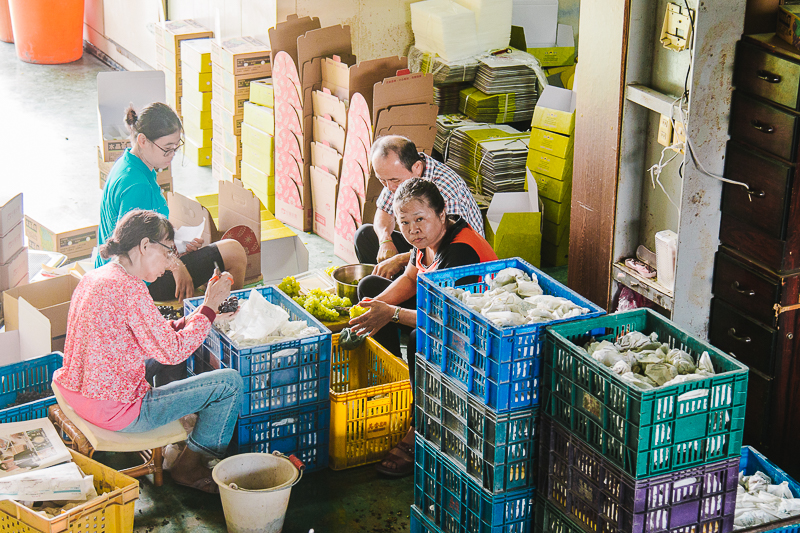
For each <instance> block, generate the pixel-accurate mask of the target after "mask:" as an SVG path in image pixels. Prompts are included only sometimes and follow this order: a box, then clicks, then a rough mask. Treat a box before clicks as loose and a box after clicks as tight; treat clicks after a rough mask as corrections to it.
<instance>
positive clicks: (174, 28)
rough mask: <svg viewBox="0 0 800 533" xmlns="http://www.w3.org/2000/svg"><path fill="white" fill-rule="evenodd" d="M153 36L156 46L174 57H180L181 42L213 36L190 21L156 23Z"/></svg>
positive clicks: (204, 28)
mask: <svg viewBox="0 0 800 533" xmlns="http://www.w3.org/2000/svg"><path fill="white" fill-rule="evenodd" d="M155 34H156V45H158V46H163V47H164V48H166V49H167V51H169V52H171V53H173V54H176V55H180V44H179V43H180V42H181V41H183V40H185V39H202V38H204V37H213V36H214V32H212V31H211V30H209V29H208V28H206V27H205V26H203V25H202V24H198V23H197V22H195V21H193V20H191V19H186V20H168V21H166V22H158V23H156V25H155Z"/></svg>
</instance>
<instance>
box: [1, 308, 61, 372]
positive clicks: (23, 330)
mask: <svg viewBox="0 0 800 533" xmlns="http://www.w3.org/2000/svg"><path fill="white" fill-rule="evenodd" d="M17 304H18V308H17V312H18V318H19V329H17V330H14V331H5V332H2V333H0V366H6V365H10V364H13V363H18V362H20V361H27V360H28V359H33V358H35V357H40V356H42V355H47V354H49V353H51V352H52V349H51V345H52V341H51V335H52V334H51V330H50V321H49V320H48V319H47V317H45V316H44V315H43V314H42V313H40V312H39V311H38V310H37V309H36V308H35V307H33V306H32V305H31V304H29V303H28V302H27V301H25V298H19V300H18V301H17Z"/></svg>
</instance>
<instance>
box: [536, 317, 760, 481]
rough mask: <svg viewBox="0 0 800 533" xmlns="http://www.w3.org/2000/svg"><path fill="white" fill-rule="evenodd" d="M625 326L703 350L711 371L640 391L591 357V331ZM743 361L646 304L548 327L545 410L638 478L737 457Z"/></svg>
mask: <svg viewBox="0 0 800 533" xmlns="http://www.w3.org/2000/svg"><path fill="white" fill-rule="evenodd" d="M631 331H639V332H642V333H644V334H647V335H649V334H650V333H652V332H656V333H658V340H659V341H660V342H666V343H668V344H669V345H670V346H671V347H674V348H681V349H682V350H684V351H686V352H688V353H689V354H691V355H692V356H693V357H695V359H696V358H697V357H699V356H700V355H701V354H702V353H703V352H704V351H706V352H708V354H709V356H710V357H711V361H712V363H713V364H714V369H715V370H716V372H717V375H715V376H713V377H710V378H706V379H703V380H698V381H691V382H688V383H682V384H679V385H673V386H669V387H659V388H657V389H653V390H649V391H645V390H642V389H640V388H639V387H637V386H635V385H633V384H631V383H628V382H626V381H624V380H623V379H621V378H620V377H619V376H617V375H616V374H615V373H613V372H612V371H611V369H610V368H607V367H606V366H604V365H603V364H601V363H598V362H597V361H595V360H594V359H592V358H591V357H589V355H588V353H587V352H586V350H585V349H584V348H583V346H584V345H585V344H586V343H587V342H588V341H589V339H590V338H591V337H592V335H594V337H595V338H597V340H610V341H613V340H614V339H615V338H616V337H617V336H621V335H624V334H625V333H628V332H631ZM747 375H748V368H747V367H746V366H745V365H743V364H741V363H739V362H738V361H736V360H735V359H733V358H731V357H730V356H728V355H726V354H724V353H723V352H721V351H720V350H718V349H716V348H714V347H713V346H711V345H710V344H708V343H707V342H704V341H701V340H700V339H697V338H695V337H693V336H692V335H690V334H689V333H687V332H685V331H683V330H682V329H680V328H679V327H678V326H676V325H675V324H674V323H672V322H670V321H669V320H667V319H665V318H664V317H662V316H661V315H658V314H656V313H654V312H653V311H650V310H649V309H637V310H634V311H629V312H626V313H616V314H613V315H607V316H601V317H597V318H592V319H588V320H582V321H579V322H572V323H566V324H560V325H555V326H551V327H549V328H547V332H546V340H545V357H544V380H543V387H544V389H545V390H544V402H545V403H544V405H545V408H544V412H546V413H548V414H549V415H550V416H551V417H552V418H553V419H554V420H556V421H557V422H558V423H560V424H562V425H563V426H565V427H566V428H567V429H569V430H570V431H572V432H573V433H574V434H576V435H577V436H578V437H579V438H580V439H581V440H583V441H584V442H586V443H587V444H588V445H589V446H591V447H592V448H593V449H595V450H596V451H597V452H598V453H601V454H603V456H604V457H605V458H607V459H608V460H610V461H611V462H613V463H615V464H616V465H618V466H619V467H620V468H621V469H622V470H623V471H625V472H627V473H628V474H629V475H631V476H633V477H634V478H636V479H641V478H647V477H653V476H658V475H662V474H666V473H669V472H674V471H677V470H682V469H685V468H689V467H692V466H696V465H700V464H704V463H708V462H716V461H722V460H724V459H729V458H732V457H738V456H739V455H740V453H741V447H742V430H743V428H744V412H745V403H746V400H747Z"/></svg>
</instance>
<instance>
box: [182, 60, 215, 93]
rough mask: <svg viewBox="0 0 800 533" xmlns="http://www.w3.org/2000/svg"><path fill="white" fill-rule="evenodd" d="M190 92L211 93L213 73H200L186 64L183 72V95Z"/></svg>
mask: <svg viewBox="0 0 800 533" xmlns="http://www.w3.org/2000/svg"><path fill="white" fill-rule="evenodd" d="M190 91H195V92H201V93H208V92H211V73H210V72H198V71H196V70H194V69H193V68H192V67H190V66H189V65H186V64H184V65H183V68H182V72H181V94H183V93H186V92H190Z"/></svg>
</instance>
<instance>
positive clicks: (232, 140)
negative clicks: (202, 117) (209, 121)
mask: <svg viewBox="0 0 800 533" xmlns="http://www.w3.org/2000/svg"><path fill="white" fill-rule="evenodd" d="M242 129H244V123H242ZM212 138H213V139H214V141H215V142H218V143H221V144H222V146H223V147H224V148H225V149H226V150H228V151H230V152H233V153H234V154H236V155H242V137H241V136H240V135H234V134H233V132H231V131H228V130H226V129H225V128H223V127H222V124H221V123H219V122H217V121H214V134H213V135H212Z"/></svg>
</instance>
